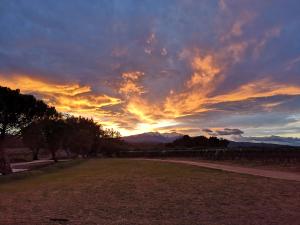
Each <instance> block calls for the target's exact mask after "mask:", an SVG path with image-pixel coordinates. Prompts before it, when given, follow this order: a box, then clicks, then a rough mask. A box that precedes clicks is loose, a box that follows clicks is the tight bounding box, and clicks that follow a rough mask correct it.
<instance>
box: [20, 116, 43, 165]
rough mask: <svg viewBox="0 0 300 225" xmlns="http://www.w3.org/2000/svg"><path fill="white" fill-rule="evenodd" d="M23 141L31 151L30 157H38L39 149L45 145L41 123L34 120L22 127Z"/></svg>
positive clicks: (36, 158)
mask: <svg viewBox="0 0 300 225" xmlns="http://www.w3.org/2000/svg"><path fill="white" fill-rule="evenodd" d="M22 140H23V143H24V144H25V145H26V146H27V147H28V148H30V150H31V151H32V159H33V160H38V159H39V157H38V156H39V151H40V149H41V148H42V147H44V146H45V137H44V135H43V131H42V123H41V122H40V121H39V122H34V123H32V124H30V125H29V126H27V127H25V128H24V129H22Z"/></svg>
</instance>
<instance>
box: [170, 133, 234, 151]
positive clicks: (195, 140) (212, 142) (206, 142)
mask: <svg viewBox="0 0 300 225" xmlns="http://www.w3.org/2000/svg"><path fill="white" fill-rule="evenodd" d="M228 144H229V141H228V140H226V139H219V138H217V137H209V138H207V137H205V136H197V137H190V136H188V135H184V136H183V137H181V138H179V139H177V140H175V141H173V142H172V143H168V144H166V147H168V148H226V147H227V146H228Z"/></svg>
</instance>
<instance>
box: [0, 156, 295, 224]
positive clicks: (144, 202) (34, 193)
mask: <svg viewBox="0 0 300 225" xmlns="http://www.w3.org/2000/svg"><path fill="white" fill-rule="evenodd" d="M0 199H1V201H0V224H1V225H2V224H3V225H4V224H22V225H23V224H33V225H39V224H88V225H93V224H103V225H109V224H117V225H119V224H120V225H121V224H128V225H129V224H180V225H181V224H182V225H184V224H186V225H193V224H199V225H200V224H201V225H202V224H203V225H206V224H208V225H209V224H232V225H235V224H236V225H239V224H242V225H248V224H251V225H252V224H288V225H293V224H295V225H296V224H299V221H300V213H299V212H300V183H299V182H290V181H282V180H275V179H267V178H261V177H254V176H247V175H240V174H234V173H226V172H221V171H217V170H209V169H203V168H199V167H193V166H187V165H179V164H178V165H177V164H171V163H160V162H148V161H135V160H125V159H123V160H122V159H99V160H88V161H72V162H66V163H62V164H59V165H56V166H52V167H51V168H46V169H42V170H39V171H32V172H28V173H25V174H22V175H17V176H16V175H14V176H9V177H0Z"/></svg>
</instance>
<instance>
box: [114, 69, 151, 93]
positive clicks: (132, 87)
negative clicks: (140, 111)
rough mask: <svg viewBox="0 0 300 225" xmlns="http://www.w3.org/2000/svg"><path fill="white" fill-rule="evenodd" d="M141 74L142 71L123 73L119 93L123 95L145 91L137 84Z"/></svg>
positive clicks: (142, 74)
mask: <svg viewBox="0 0 300 225" xmlns="http://www.w3.org/2000/svg"><path fill="white" fill-rule="evenodd" d="M142 76H144V73H142V72H139V71H134V72H127V73H123V74H122V78H123V82H122V83H121V86H120V89H119V93H121V94H125V95H132V94H137V95H141V94H143V93H145V90H144V88H143V87H142V86H141V85H139V80H140V78H141V77H142Z"/></svg>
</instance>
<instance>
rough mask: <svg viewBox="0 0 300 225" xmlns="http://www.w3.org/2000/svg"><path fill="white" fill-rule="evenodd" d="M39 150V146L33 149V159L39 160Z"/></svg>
mask: <svg viewBox="0 0 300 225" xmlns="http://www.w3.org/2000/svg"><path fill="white" fill-rule="evenodd" d="M39 151H40V149H39V148H37V149H33V151H32V160H33V161H34V160H39Z"/></svg>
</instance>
